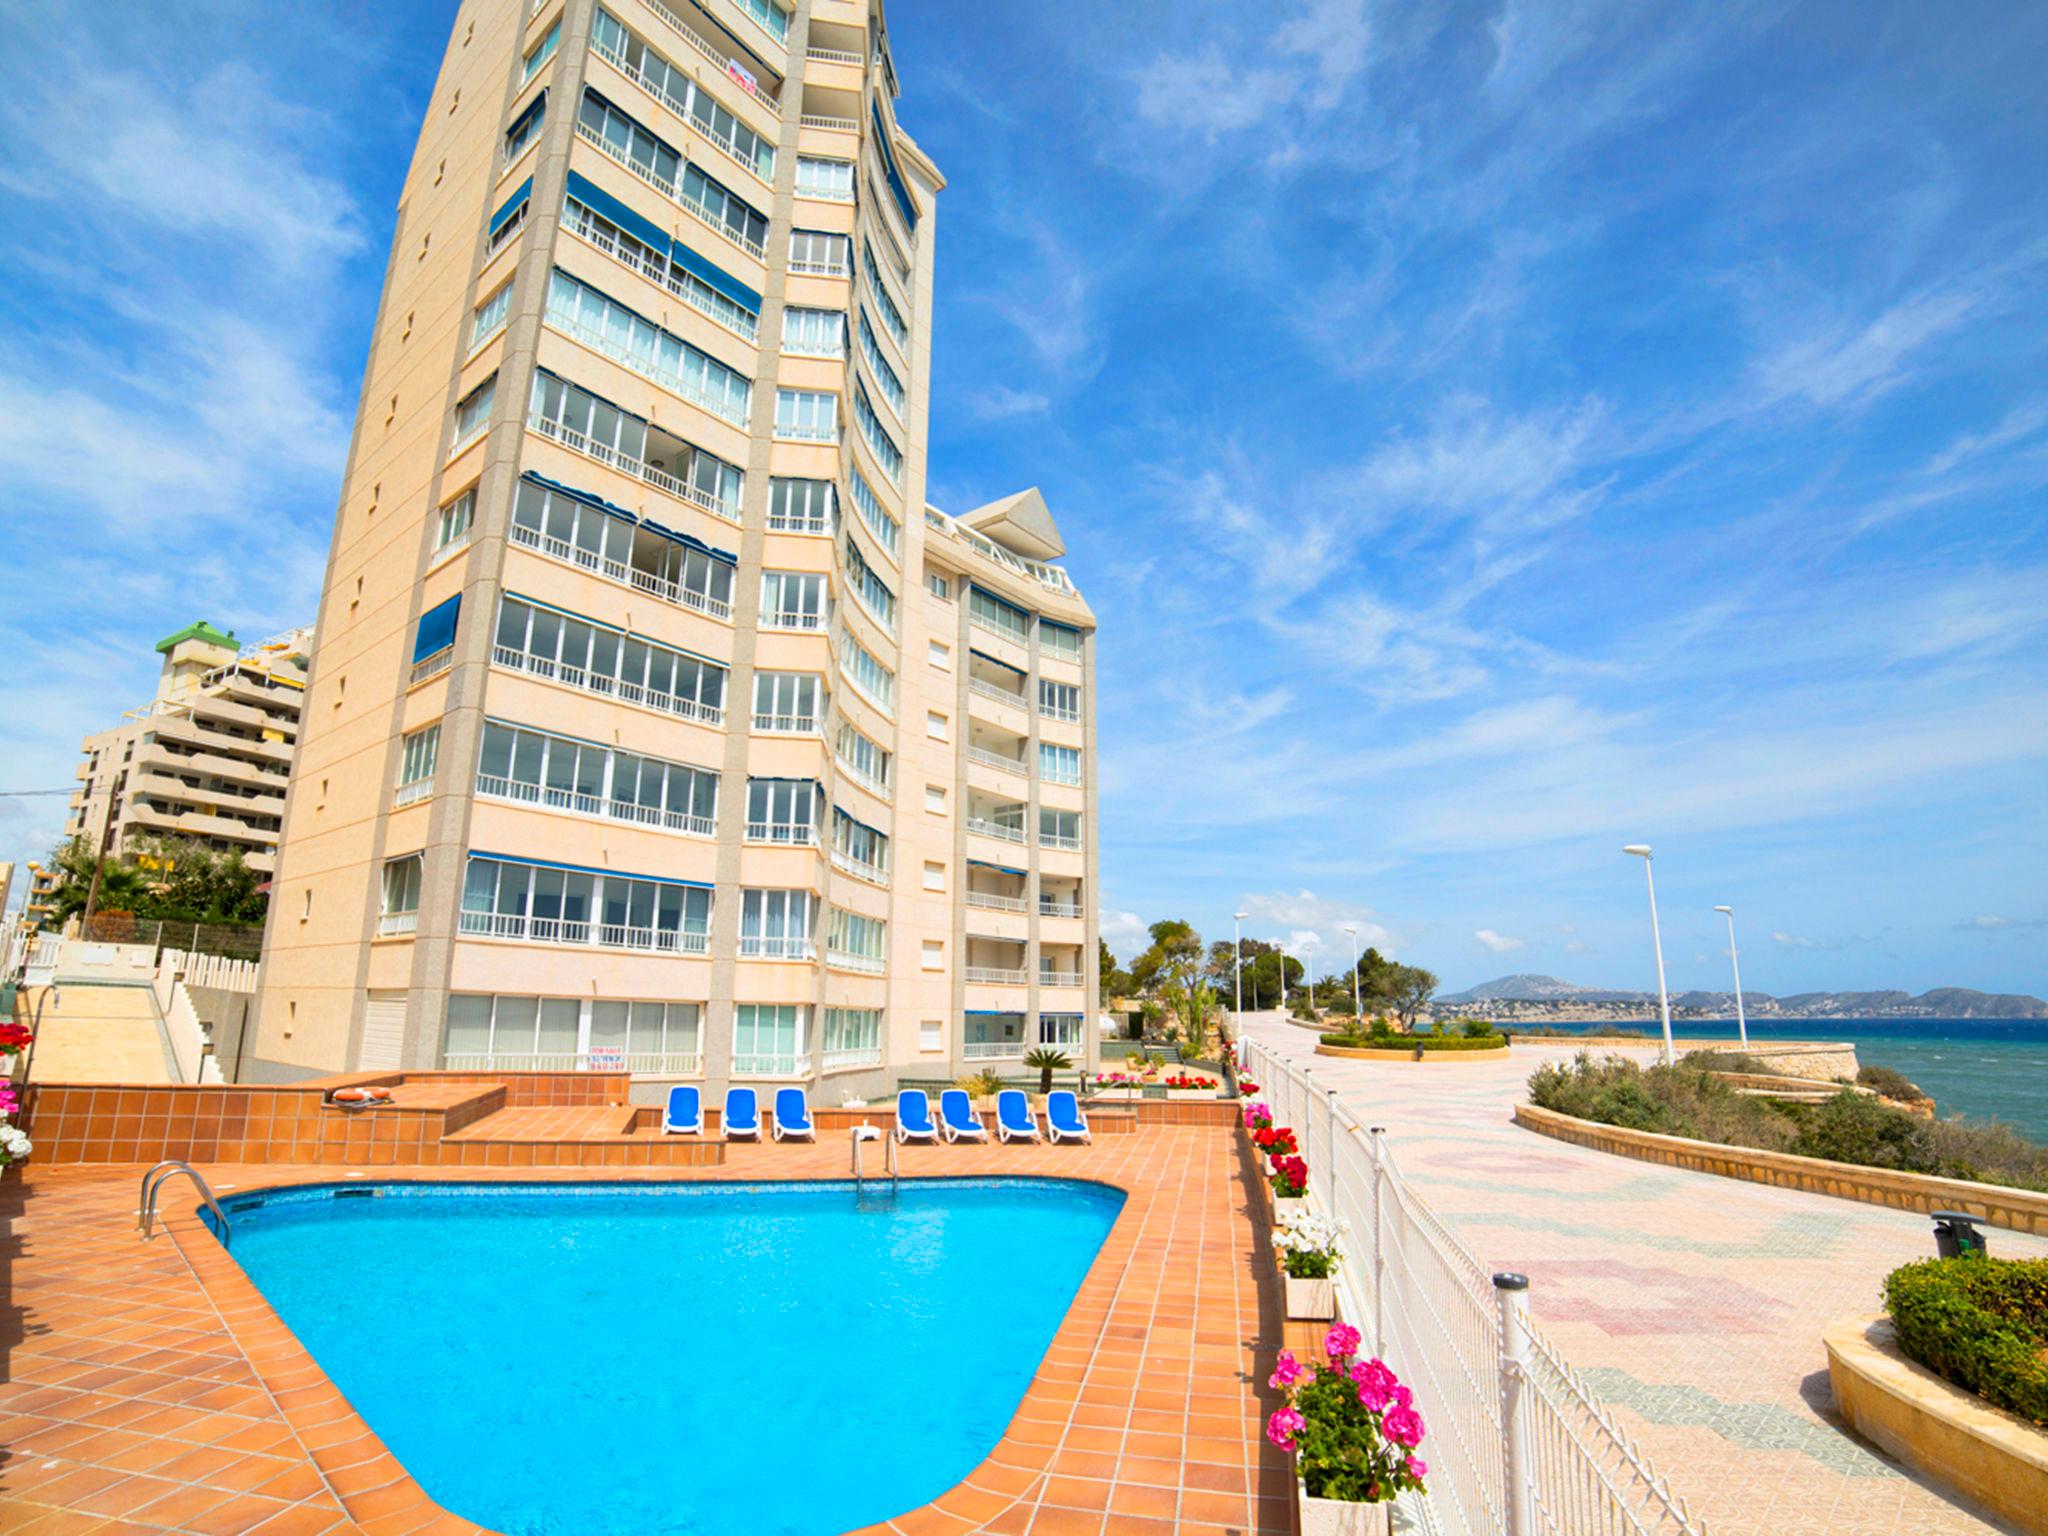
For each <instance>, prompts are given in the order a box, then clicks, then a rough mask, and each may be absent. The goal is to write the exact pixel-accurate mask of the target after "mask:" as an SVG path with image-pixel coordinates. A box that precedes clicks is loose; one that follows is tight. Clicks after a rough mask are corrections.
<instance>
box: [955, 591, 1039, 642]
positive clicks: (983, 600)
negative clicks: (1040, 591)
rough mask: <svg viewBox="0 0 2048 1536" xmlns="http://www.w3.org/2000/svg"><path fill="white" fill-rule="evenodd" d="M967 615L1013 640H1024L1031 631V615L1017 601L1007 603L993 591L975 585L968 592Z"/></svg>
mask: <svg viewBox="0 0 2048 1536" xmlns="http://www.w3.org/2000/svg"><path fill="white" fill-rule="evenodd" d="M967 616H968V618H969V619H970V620H972V621H973V622H974V623H976V624H979V625H980V626H981V627H982V628H983V629H992V630H994V631H995V632H996V633H997V634H999V635H1007V636H1009V637H1010V638H1011V639H1012V640H1023V639H1025V638H1027V637H1028V636H1029V635H1030V633H1031V615H1030V614H1028V613H1026V612H1025V611H1024V610H1023V609H1022V608H1019V607H1018V606H1017V605H1016V604H1015V603H1006V602H1004V601H1003V600H1002V599H1001V598H1000V597H997V596H996V595H995V594H994V593H993V592H985V591H983V590H982V589H981V588H980V587H975V588H973V589H972V590H970V591H969V592H968V594H967Z"/></svg>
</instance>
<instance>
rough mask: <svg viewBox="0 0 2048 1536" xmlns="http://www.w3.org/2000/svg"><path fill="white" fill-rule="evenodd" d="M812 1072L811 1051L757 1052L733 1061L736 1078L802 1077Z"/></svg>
mask: <svg viewBox="0 0 2048 1536" xmlns="http://www.w3.org/2000/svg"><path fill="white" fill-rule="evenodd" d="M810 1070H811V1053H810V1052H809V1051H797V1052H794V1053H791V1052H782V1051H773V1052H767V1053H762V1052H756V1053H754V1054H752V1055H746V1056H739V1055H736V1056H734V1057H733V1059H732V1075H733V1076H734V1077H802V1076H803V1075H804V1074H805V1073H806V1072H808V1071H810Z"/></svg>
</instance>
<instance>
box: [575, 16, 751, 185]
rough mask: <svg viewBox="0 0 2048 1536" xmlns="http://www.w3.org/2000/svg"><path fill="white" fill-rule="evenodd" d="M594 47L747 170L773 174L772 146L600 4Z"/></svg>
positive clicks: (593, 28) (594, 28) (592, 35)
mask: <svg viewBox="0 0 2048 1536" xmlns="http://www.w3.org/2000/svg"><path fill="white" fill-rule="evenodd" d="M591 40H592V43H593V44H594V45H595V47H596V49H597V51H598V52H599V53H601V54H603V55H604V56H605V57H606V58H607V59H609V60H611V62H612V63H613V64H615V65H617V66H618V67H619V68H620V69H622V70H624V71H625V72H626V73H627V74H629V75H631V76H632V77H633V78H634V79H635V80H637V81H639V82H640V84H641V85H643V86H645V87H646V88H647V89H648V90H649V91H651V92H652V93H653V94H654V95H656V96H659V97H660V98H661V99H662V102H663V103H664V104H665V105H666V106H667V107H668V108H669V110H671V111H672V112H675V113H676V114H677V115H678V116H682V117H687V118H689V119H690V121H691V122H692V123H693V124H695V125H696V127H697V130H698V132H700V133H702V134H703V135H704V136H705V137H706V138H707V139H710V140H711V141H712V142H713V143H715V144H716V145H718V147H719V148H721V149H723V150H724V151H725V152H726V153H727V154H729V155H731V156H732V157H733V158H734V159H736V160H738V161H740V162H741V163H742V164H744V165H746V166H748V167H749V168H750V169H752V170H753V171H754V172H755V174H757V175H759V176H760V177H761V178H762V179H763V180H764V181H767V180H773V179H774V176H775V146H774V145H772V144H770V143H769V142H768V141H767V140H766V139H764V138H762V137H761V136H760V135H759V134H757V133H755V132H754V131H753V129H751V128H749V127H747V125H746V124H745V123H742V122H741V121H740V120H739V119H738V118H736V117H734V116H733V114H732V113H730V112H728V111H727V110H726V109H725V108H724V107H722V106H720V105H719V104H718V103H717V102H716V101H714V100H713V99H712V98H711V96H710V95H709V93H707V92H706V91H705V90H704V89H703V88H702V87H701V86H699V85H698V84H697V83H696V81H695V80H693V79H692V78H691V77H690V74H689V72H688V71H687V70H685V69H682V68H680V67H678V66H677V65H675V64H672V63H670V62H669V61H668V60H667V59H666V58H664V57H663V56H662V55H661V54H659V53H657V52H655V50H654V49H652V48H650V47H648V46H647V44H646V43H644V42H642V41H641V40H640V38H639V37H638V36H636V35H635V34H634V33H633V32H632V31H631V30H630V29H629V28H627V27H626V25H625V24H624V23H623V22H621V21H620V20H619V19H618V18H617V17H616V16H613V15H612V14H611V13H610V12H609V11H606V10H602V9H600V10H599V11H598V13H597V20H596V22H595V24H594V25H593V27H592V29H591Z"/></svg>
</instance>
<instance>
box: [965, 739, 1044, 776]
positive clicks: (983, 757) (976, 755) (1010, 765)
mask: <svg viewBox="0 0 2048 1536" xmlns="http://www.w3.org/2000/svg"><path fill="white" fill-rule="evenodd" d="M967 760H968V761H969V762H973V763H980V764H981V765H982V766H983V767H985V768H996V769H1000V770H1001V771H1002V772H1004V773H1014V774H1016V775H1017V777H1018V778H1020V779H1028V778H1029V777H1031V769H1030V766H1029V765H1028V764H1026V763H1025V762H1024V761H1023V760H1022V759H1021V758H1015V757H1011V756H1008V755H1007V754H1005V753H1002V752H995V751H991V750H990V749H989V748H987V747H977V746H969V747H968V749H967Z"/></svg>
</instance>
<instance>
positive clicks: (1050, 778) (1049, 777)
mask: <svg viewBox="0 0 2048 1536" xmlns="http://www.w3.org/2000/svg"><path fill="white" fill-rule="evenodd" d="M1038 777H1039V779H1040V780H1041V781H1042V782H1044V783H1047V784H1065V785H1069V786H1071V787H1074V788H1079V787H1080V783H1081V775H1080V774H1078V773H1072V772H1069V771H1067V770H1065V769H1054V770H1052V771H1050V772H1048V771H1047V770H1046V768H1045V767H1044V765H1042V764H1041V765H1040V767H1039V770H1038Z"/></svg>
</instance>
